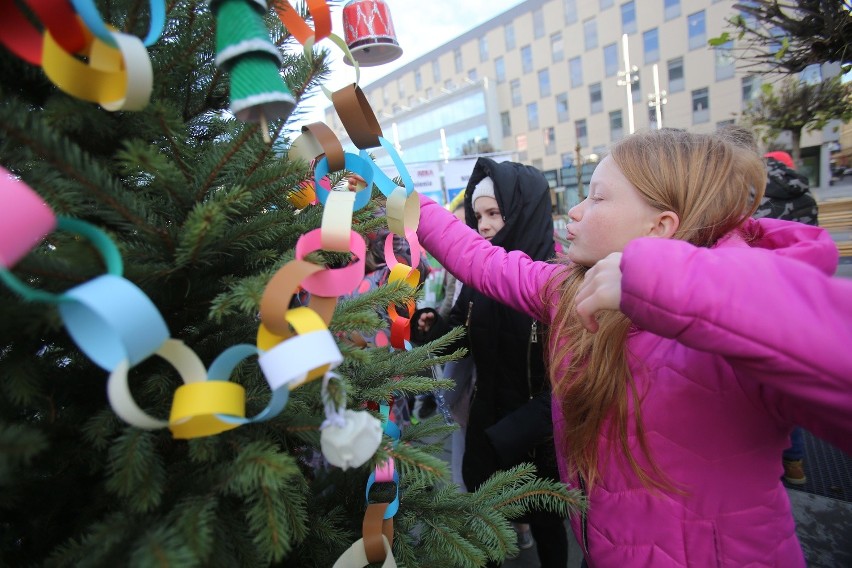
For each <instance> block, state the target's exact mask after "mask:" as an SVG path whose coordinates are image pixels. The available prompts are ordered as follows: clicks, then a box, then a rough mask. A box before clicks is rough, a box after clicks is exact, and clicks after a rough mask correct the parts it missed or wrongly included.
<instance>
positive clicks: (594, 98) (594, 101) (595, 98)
mask: <svg viewBox="0 0 852 568" xmlns="http://www.w3.org/2000/svg"><path fill="white" fill-rule="evenodd" d="M589 108H590V110H591V113H592V114H597V113H599V112H603V91H602V89H601V84H600V83H592V84H591V85H589Z"/></svg>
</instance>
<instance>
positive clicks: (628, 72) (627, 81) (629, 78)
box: [618, 34, 639, 134]
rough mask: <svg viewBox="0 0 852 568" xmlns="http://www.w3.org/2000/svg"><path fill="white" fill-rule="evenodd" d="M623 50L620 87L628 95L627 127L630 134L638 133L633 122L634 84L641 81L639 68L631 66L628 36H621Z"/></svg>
mask: <svg viewBox="0 0 852 568" xmlns="http://www.w3.org/2000/svg"><path fill="white" fill-rule="evenodd" d="M621 50H622V52H623V55H624V71H619V72H618V77H619V78H618V85H619V86H623V87H624V90H625V92H626V93H627V126H628V129H629V131H630V134H633V132H635V131H636V127H635V125H634V122H633V83H635V82H636V81H638V80H639V75H637V72H638V71H639V68H638V67H636V66H635V65H630V50H629V49H628V42H627V34H622V36H621Z"/></svg>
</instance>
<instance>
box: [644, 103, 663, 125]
mask: <svg viewBox="0 0 852 568" xmlns="http://www.w3.org/2000/svg"><path fill="white" fill-rule="evenodd" d="M665 110H666V106H665V105H660V119H661V120H662V118H663V114H665ZM648 127H649V128H650V129H651V130H656V129H658V128H659V126H658V125H657V107H649V108H648Z"/></svg>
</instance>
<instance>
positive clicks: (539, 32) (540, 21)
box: [532, 8, 544, 39]
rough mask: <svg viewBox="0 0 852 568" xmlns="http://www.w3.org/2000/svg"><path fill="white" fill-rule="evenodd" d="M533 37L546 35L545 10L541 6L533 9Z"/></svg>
mask: <svg viewBox="0 0 852 568" xmlns="http://www.w3.org/2000/svg"><path fill="white" fill-rule="evenodd" d="M532 15H533V37H534V38H536V39H538V38H540V37H544V12H542V10H541V8H539V9H537V10H533V14H532Z"/></svg>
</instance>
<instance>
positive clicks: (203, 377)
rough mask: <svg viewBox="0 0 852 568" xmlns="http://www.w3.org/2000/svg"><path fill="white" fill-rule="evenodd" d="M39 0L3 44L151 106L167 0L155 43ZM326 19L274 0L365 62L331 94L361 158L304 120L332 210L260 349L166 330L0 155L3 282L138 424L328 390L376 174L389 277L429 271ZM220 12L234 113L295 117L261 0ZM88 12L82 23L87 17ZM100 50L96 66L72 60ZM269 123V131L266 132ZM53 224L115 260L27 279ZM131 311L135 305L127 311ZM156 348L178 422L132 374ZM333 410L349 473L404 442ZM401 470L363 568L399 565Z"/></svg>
mask: <svg viewBox="0 0 852 568" xmlns="http://www.w3.org/2000/svg"><path fill="white" fill-rule="evenodd" d="M26 4H27V6H28V7H29V8H30V9H31V10H32V11H33V13H34V14H35V15H36V16H37V17H38V18H39V19H40V20H41V23H42V24H43V25H44V30H43V32H41V34H39V32H38V31H37V30H36V29H35V28H34V27H33V26H32V25H31V24H30V23H29V21H28V20H27V18H26V17H25V16H24V14H23V13H21V11H20V10H19V8H18V7H17V6H16V4H15V3H14V1H13V0H0V12H2V13H3V16H4V17H3V18H2V19H0V43H3V44H4V45H6V47H7V48H9V49H10V50H11V51H13V52H14V53H15V54H16V55H18V56H19V57H21V58H22V59H24V60H25V61H28V62H30V63H32V64H34V65H41V66H42V68H43V69H44V70H45V73H46V75H47V76H48V77H50V79H51V80H52V81H54V83H56V85H57V86H58V87H59V88H61V89H62V90H64V91H65V92H67V93H69V94H71V95H73V96H76V97H79V98H81V99H84V100H88V101H92V102H97V103H99V104H101V106H103V107H104V108H105V109H106V110H111V111H114V110H139V109H141V108H144V106H145V105H146V104H147V102H148V99H149V98H150V93H151V85H152V79H151V75H152V73H151V64H150V60H149V59H148V57H147V52H146V50H145V49H144V46H145V45H151V44H153V43H154V42H155V41H156V40H157V38H158V37H159V35H160V32H161V31H162V29H163V26H164V23H165V8H164V4H163V2H162V0H151V14H152V17H151V25H150V31H149V33H148V34H147V36H146V37H145V39H144V41H143V40H139V39H138V38H136V37H135V36H130V35H127V34H122V33H119V32H116V31H114V30H112V29H110V28H109V26H107V25H106V24H104V23H103V21H102V20H101V19H100V15H99V14H98V12H97V9H96V8H95V7H94V3H93V2H92V0H71V2H70V4H69V2H68V1H59V2H51V1H49V0H27V1H26ZM307 4H308V8H309V11H310V13H311V15H312V17H313V20H314V22H315V26H316V27H315V29H314V30H311V29H310V28H309V27H308V25H307V24H306V23H305V22H304V20H302V19H301V18H300V17H299V16H298V14H297V12H296V11H295V10H294V9H293V8H292V6H291V5H290V3H289V2H287V1H286V0H277V1H276V4H275V6H274V8H275V11H276V13H277V14H278V15H279V17H280V18H281V20H282V22H283V23H284V25H285V26H286V27H287V29H288V30H289V31H290V33H291V34H292V35H293V36H294V37H295V38H296V39H297V40H298V41H300V43H302V44H303V45H304V47H305V51H306V53H307V52H309V51H310V50H311V49H312V47H313V45H314V44H315V43H316V42H318V41H320V40H322V39H324V38H329V39H330V40H331V41H333V42H334V43H335V44H337V45H338V46H340V47H341V49H342V50H343V51H344V53H345V55H346V56H347V58H349V59H350V60H351V61H352V63H353V65H354V66H355V68H356V83H355V84H350V85H348V86H346V87H344V88H343V89H340V90H339V91H336V92H334V93H330V92H329V91H328V90H327V89H325V88H324V91H325V92H326V94H327V95H328V96H329V98H330V99H331V100H332V102H333V104H334V107H335V110H336V111H337V112H338V114H339V116H340V118H341V122H342V123H343V125H344V128H345V129H346V131H347V133H348V134H349V136H350V138H351V139H352V141H353V143H354V144H355V146H356V147H357V148H358V149H359V150H360V152H359V154H352V153H347V152H344V151H343V148H342V146H341V144H340V141H339V140H338V139H337V138H336V136H335V135H334V134H333V133H332V132H331V129H330V128H328V126H327V125H325V124H324V123H321V122H319V123H313V124H310V125H308V126H305V127H303V129H302V134H301V135H300V136H299V137H297V139H296V140H295V141H294V142H293V144H292V146H291V149H290V153H291V155H292V157H294V158H301V159H304V160H306V161H309V162H311V163H316V167H315V170H314V182H315V183H314V187H315V188H316V196H317V199H318V201H319V203H321V204H322V206H323V207H324V212H323V218H322V225H321V227H320V228H319V229H316V230H314V231H311V232H309V233H307V234H305V235H303V236H302V237H301V238H300V239H299V240H298V242H297V244H296V258H295V259H294V260H293V261H291V262H289V263H287V264H286V265H285V266H283V267H282V268H281V269H280V270H278V271H277V272H276V273H275V274H274V275H273V277H272V278H271V279H270V281H269V283H268V285H267V287H266V289H265V290H264V293H263V296H262V299H261V305H260V317H261V324H260V326H259V329H258V334H257V339H256V343H257V345H256V346H254V345H244V344H241V345H234V346H232V347H230V348H228V349H226V350H225V351H224V352H223V353H221V354H220V355H219V356H218V357H217V358H216V359H215V360H214V361H213V363H212V364H211V365H210V367H209V368H208V369H205V368H204V365H203V364H202V362H201V361H200V359H199V358H198V356H197V355H196V354H195V353H194V352H193V351H192V349H190V348H189V347H188V346H186V345H185V344H184V343H183V342H182V341H180V340H178V339H174V338H171V336H170V333H169V330H168V327H167V325H166V323H165V321H164V320H163V318H162V315H161V314H160V313H159V312H158V311H157V309H156V307H155V306H154V304H153V302H151V300H150V299H149V298H148V297H147V296H146V295H145V294H144V292H142V290H141V289H139V288H138V287H137V286H136V285H134V284H133V283H131V282H130V281H128V280H126V279H125V278H123V276H122V272H123V264H122V260H121V256H120V254H119V252H118V248H117V247H116V246H115V244H114V243H113V242H112V241H111V240H110V238H109V237H108V236H107V235H106V234H105V233H104V232H103V231H101V230H100V229H98V228H97V227H94V226H92V225H90V224H88V223H86V222H83V221H80V220H76V219H70V218H65V217H56V216H55V215H54V213H53V212H52V211H51V210H50V208H49V207H48V206H47V205H46V204H45V203H43V201H42V200H41V198H40V197H39V196H38V195H37V194H36V193H35V192H33V191H32V190H31V189H30V188H29V187H27V186H26V184H24V183H23V182H22V181H20V180H18V179H16V178H14V177H13V176H12V175H11V174H10V173H9V172H8V171H6V170H5V169H3V168H2V167H0V217H2V219H0V220H2V222H0V280H2V281H3V282H4V283H5V284H6V285H7V286H8V287H9V288H10V289H12V290H13V291H15V292H16V293H18V294H19V295H21V296H22V297H23V298H24V299H26V300H30V301H39V302H46V303H53V304H56V305H57V307H58V310H59V313H60V316H61V318H62V321H63V323H64V325H65V327H66V329H67V330H68V333H69V335H70V336H71V337H72V339H73V340H74V341H75V343H76V344H77V346H78V347H79V348H80V350H81V351H82V352H83V353H84V354H85V355H87V356H88V357H89V358H90V359H92V361H93V362H95V364H97V365H98V366H100V367H101V368H103V369H105V370H106V371H108V372H109V373H110V375H109V380H108V382H107V394H108V398H109V401H110V404H111V406H112V407H113V409H114V411H115V412H116V414H117V415H118V416H119V417H120V418H122V419H123V420H124V421H126V422H127V423H129V424H131V425H133V426H136V427H139V428H144V429H157V428H163V427H168V428H169V429H170V430H171V432H172V434H173V436H174V437H175V438H180V439H188V438H197V437H202V436H210V435H215V434H219V433H221V432H224V431H227V430H230V429H233V428H236V427H238V426H240V425H244V424H250V423H254V422H262V421H265V420H269V419H271V418H273V417H275V416H277V415H278V414H279V413H280V412H281V411H282V410H283V409H284V407H285V406H286V404H287V401H288V398H289V391H290V390H292V389H294V388H297V387H299V386H301V385H303V384H305V383H307V382H310V381H312V380H315V379H317V378H320V377H324V384H323V389H322V392H323V396H324V398H327V387H328V383H329V381H330V380H332V379H333V378H334V374H333V373H332V372H331V370H332V369H334V368H335V367H337V366H338V365H339V364H340V363H341V362H342V361H343V357H342V355H341V354H340V351H339V349H338V348H337V344H336V342H335V341H334V337H333V336H332V335H331V333H330V332H329V330H328V327H327V326H328V324H329V323H330V321H331V316H332V314H333V312H334V307H335V305H336V302H337V297H338V296H341V295H345V294H349V293H351V292H352V291H354V290H355V288H356V287H357V285H358V284H359V282H360V281H361V279H362V278H363V276H364V261H365V257H366V243H365V242H364V239H363V238H362V237H361V236H360V235H359V234H358V233H356V232H355V231H353V230H352V229H351V224H352V214H353V212H354V211H356V210H358V209H360V208H362V207H364V206H365V205H366V204H367V203H368V202H369V199H370V188H372V185H373V184H374V183H375V185H376V186H377V187H378V188H379V190H380V191H381V192H382V193H383V194H384V195H385V196H386V198H387V217H388V227H389V229H390V230H391V232H392V233H393V234H391V235H389V236H388V240H387V241H386V243H385V257H386V262H387V265H388V268H389V269H390V276H389V283H392V282H397V281H404V282H407V283H408V284H410V285H412V286H416V285H417V284H418V282H419V272H418V271H417V270H416V269H415V268H413V267H411V266H408V265H405V264H403V263H400V262H398V261H397V260H396V258H395V256H394V255H393V235H394V234H395V235H397V236H399V237H402V238H404V239H406V240H407V241H408V243H409V245H410V248H411V258H412V264H414V263H415V262H417V261H418V260H419V258H420V245H419V243H418V241H417V236H416V230H417V224H418V223H419V216H420V208H419V203H418V199H417V194H416V192H415V191H414V189H413V188H414V184H413V182H412V179H411V176H410V175H409V173H408V171H407V169H406V167H405V165H404V163H403V162H402V160H401V158H400V157H399V155H398V153H397V152H396V150H395V149H394V147H393V145H392V144H391V143H390V142H388V141H387V140H386V139H385V138H384V137H383V135H382V131H381V127H380V126H379V123H378V120H377V119H376V117H375V114H374V112H373V110H372V109H371V108H370V105H369V103H368V102H367V100H366V97H365V96H364V94H363V92H362V91H361V89H360V87H358V85H357V81H358V79H357V76H358V75H357V72H358V71H357V67H358V65H357V62H355V61H354V59H353V58H352V55H351V53H349V50H348V49H347V47H346V45H345V43H343V41H342V40H341V39H340V38H339V37H338V36H335V35H334V34H331V24H330V15H329V8H328V5H327V3H326V2H325V0H307ZM210 6H211V9H212V10H213V12H214V14H215V15H216V20H217V30H216V44H217V57H216V63H217V65H219V66H221V67H222V68H224V69H226V70H227V71H229V72H230V75H231V108H232V110H233V111H234V113H235V115H236V116H237V118H239V119H240V120H244V121H258V122H261V126H262V129H263V130H264V132H266V125H265V121H266V120H267V119H269V118H275V117H286V116H287V115H289V113H290V112H291V111H292V109H293V107H294V106H295V100H294V99H293V97H292V94H291V93H290V91H289V90H288V89H287V86H286V84H285V83H284V81H283V79H282V78H281V76H280V74H279V73H278V67H279V66H280V62H281V59H280V54H279V53H278V50H277V49H276V48H275V47H274V46H273V45H272V43H271V42H270V40H269V37H268V31H267V30H266V28H265V26H264V24H263V20H262V14H263V13H264V11H265V3H264V2H263V0H213V1H212V2H210ZM75 14H76V15H79V17H80V19H77V18H76V15H75ZM74 53H79V54H84V55H86V56H87V57H88V60H89V62H88V64H85V63H82V62H81V61H80V60H78V59H77V58H75V57H74V55H72V54H74ZM267 135H268V134H267ZM379 146H381V147H382V148H384V149H385V150H386V151H387V152H388V154H389V155H390V156H391V158H392V160H393V162H394V164H395V166H396V168H397V170H398V173H399V175H400V177H401V179H402V180H403V187H400V186H397V185H396V183H395V182H394V181H393V180H392V179H390V178H389V177H388V176H387V175H386V174H385V173H384V172H383V171H382V170H381V169H379V168H378V167H377V166H376V165H375V163H374V162H373V161H372V160H371V158H370V156H369V155H368V153H367V149H370V148H376V147H379ZM341 170H346V171H348V172H351V173H355V174H358V175H359V176H360V177H362V178H363V179H364V180H365V181H366V182H367V183H366V186H365V187H363V188H361V189H360V190H359V191H357V192H356V193H350V192H340V191H330V190H328V189H326V188H328V187H329V184H328V181H327V176H328V175H329V173H330V172H336V171H341ZM55 229H60V230H65V231H70V232H72V233H75V234H78V235H80V236H82V237H85V238H87V239H88V240H89V241H91V243H92V244H93V246H94V247H95V248H96V249H97V250H98V252H99V253H100V254H101V256H102V257H103V260H104V263H105V265H106V267H107V274H104V275H102V276H99V277H96V278H94V279H92V280H90V281H89V282H86V283H84V284H81V285H79V286H76V287H74V288H72V289H70V290H68V291H67V292H65V293H62V294H50V293H47V292H44V291H41V290H36V289H33V288H31V287H29V286H28V285H27V284H25V283H23V282H21V281H20V280H18V279H17V278H16V277H15V276H14V275H13V274H12V273H11V272H10V269H11V268H12V267H13V266H14V265H15V263H16V262H17V261H18V260H20V259H21V258H22V257H23V256H25V255H26V254H27V253H28V252H29V251H31V250H32V249H33V248H34V247H35V246H36V245H37V244H38V243H39V242H40V241H41V240H42V239H43V238H44V237H45V236H46V235H48V234H49V233H51V232H52V231H54V230H55ZM320 249H322V250H329V251H337V252H349V253H351V254H352V255H353V256H354V260H353V261H352V262H351V263H350V264H349V265H348V266H345V267H343V268H336V269H330V268H326V267H323V266H319V265H316V264H313V263H310V262H307V261H305V260H304V258H305V257H306V256H307V255H308V254H309V253H311V252H313V251H316V250H320ZM299 287H301V288H303V289H305V290H307V291H308V292H310V294H311V296H310V301H309V304H308V305H307V306H302V307H298V308H292V309H291V308H290V307H289V306H290V300H291V298H292V296H293V294H294V293H295V292H297V290H298V288H299ZM406 308H407V316H408V317H406V316H403V315H400V314H399V312H398V311H397V309H396V307H395V306H388V314H389V317H390V320H391V345H392V347H394V348H397V349H410V344H409V343H408V339H409V337H410V331H411V323H410V319H409V318H410V316H411V315H412V314H413V312H414V305H413V303H412V304H410V305H408V306H406ZM128 310H131V313H130V314H128ZM151 355H158V356H160V357H162V358H163V359H165V360H166V361H168V362H169V363H170V364H171V365H172V366H173V367H174V368H175V369H176V371H177V372H178V374H179V375H180V377H181V379H182V380H183V382H184V384H183V385H182V386H181V387H179V388H178V389H177V390H176V392H175V395H174V399H173V402H172V408H171V412H170V416H169V419H168V420H167V421H166V420H161V419H157V418H154V417H152V416H149V415H147V414H146V413H145V412H144V411H143V410H142V409H141V408H139V406H138V405H137V404H136V402H135V401H134V400H133V397H132V395H131V393H130V391H129V387H128V384H127V374H128V372H129V370H130V368H132V367H133V366H134V365H136V364H138V363H140V362H142V361H144V360H145V359H147V358H148V357H150V356H151ZM252 356H257V357H258V363H259V366H260V368H261V370H262V372H263V374H264V376H265V378H266V380H267V382H268V383H269V386H270V390H271V397H270V401H269V403H268V404H267V406H266V408H265V409H264V410H262V411H261V412H260V413H258V414H257V415H256V416H254V417H246V416H245V389H244V388H243V387H242V386H241V385H239V384H236V383H232V382H230V381H229V380H228V379H229V378H230V375H231V373H232V371H233V370H234V368H235V367H236V366H237V365H238V364H239V363H240V362H241V361H243V360H244V359H246V358H248V357H252ZM325 406H326V416H327V419H326V421H325V422H324V423H323V427H322V430H323V433H322V439H321V441H322V450H323V453H324V455H325V456H326V458H327V459H328V460H329V462H330V463H332V464H333V465H338V466H340V467H343V468H344V469H345V468H347V467H359V466H361V465H363V464H364V463H366V462H367V461H368V460H369V459H370V457H371V456H372V455H373V454H374V453H375V451H376V449H377V447H378V445H379V444H380V442H381V432H382V431H384V433H385V434H387V435H388V436H389V437H390V438H391V439H392V440H393V445H394V446H395V445H396V444H398V443H399V438H400V430H399V427H398V426H397V425H396V424H395V423H394V422H393V421H392V420H391V419H390V416H389V407H388V406H387V405H386V404H382V405H381V406H380V408H379V410H380V413H381V415H382V417H383V423H384V427H383V428H382V427H380V426H378V422H377V421H376V419H375V418H373V417H372V416H370V415H369V414H367V413H365V412H353V411H350V410H344V409H345V403H344V405H342V406H341V407H340V408H338V407H335V406H334V404H333V403H330V402H329V401H328V400H326V401H325ZM374 483H394V484H395V485H396V490H397V496H396V498H395V499H394V500H393V501H392V502H391V503H372V504H371V503H370V502H369V496H370V489H371V488H372V486H373V484H374ZM399 483H400V477H399V473H398V472H397V471H395V468H394V462H393V459H390V460H388V461H387V462H385V463H384V464H380V465H379V466H377V467H376V470H375V471H374V472H373V473H372V474H371V475H370V478H369V480H368V483H367V488H366V499H367V504H368V506H367V512H366V515H365V517H364V527H363V530H364V537H363V538H362V539H360V540H359V541H357V542H356V543H355V544H353V545H352V547H351V548H350V549H348V550H347V551H346V552H345V553H344V554H343V555H342V556H341V557H340V559H339V560H338V561H337V563H335V566H338V567H349V566H365V565H366V564H367V563H369V562H384V564H383V566H387V567H392V566H396V563H395V561H394V559H393V555H392V553H391V545H392V542H393V522H392V517H393V515H394V514H395V513H396V511H397V509H398V507H399Z"/></svg>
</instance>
